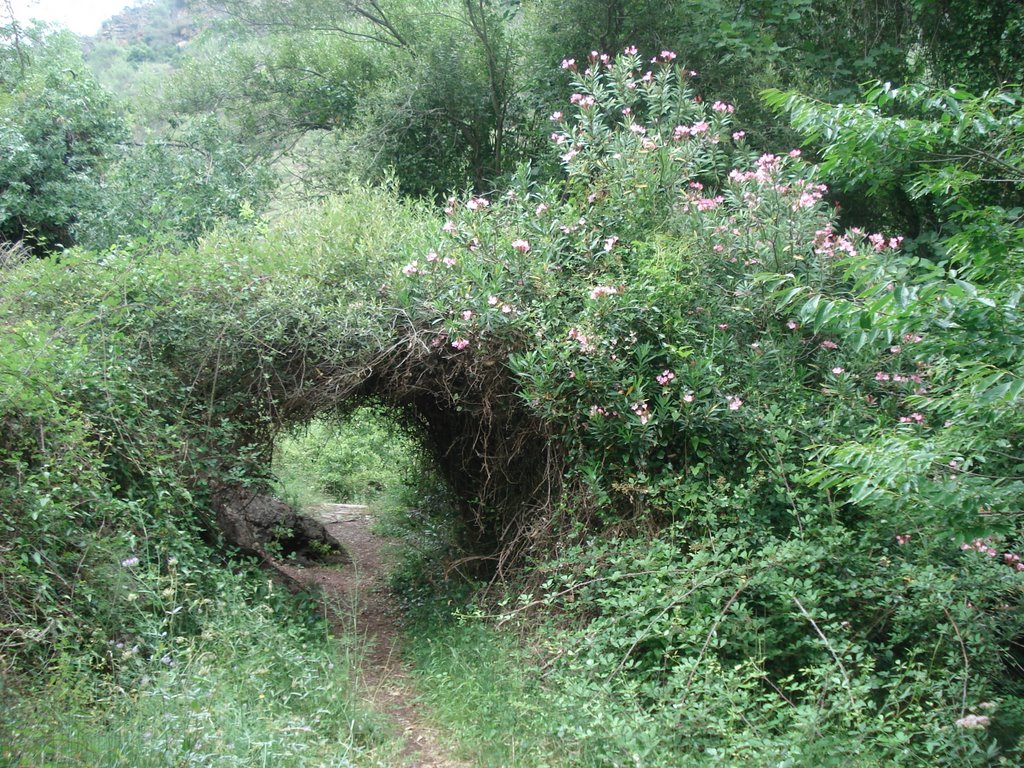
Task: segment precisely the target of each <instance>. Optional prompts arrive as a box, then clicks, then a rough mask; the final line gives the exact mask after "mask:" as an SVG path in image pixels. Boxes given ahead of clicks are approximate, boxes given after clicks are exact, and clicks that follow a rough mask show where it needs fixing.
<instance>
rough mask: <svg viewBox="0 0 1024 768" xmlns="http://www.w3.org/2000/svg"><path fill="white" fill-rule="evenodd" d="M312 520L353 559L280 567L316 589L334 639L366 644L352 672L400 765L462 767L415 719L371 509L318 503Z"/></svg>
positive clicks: (415, 709) (412, 692) (417, 711)
mask: <svg viewBox="0 0 1024 768" xmlns="http://www.w3.org/2000/svg"><path fill="white" fill-rule="evenodd" d="M306 511H307V514H310V515H314V516H316V517H318V518H319V519H320V520H321V521H322V522H323V523H324V524H325V525H326V526H327V528H328V530H329V532H330V533H331V534H332V535H333V536H334V537H335V538H337V539H338V541H340V542H341V543H342V544H343V545H344V547H345V549H346V550H347V551H348V553H349V555H350V556H351V558H352V562H351V563H350V564H348V565H346V566H344V567H342V568H336V567H306V568H297V567H295V566H291V565H284V564H279V565H278V567H279V568H280V570H282V571H283V572H284V573H285V574H286V575H287V576H289V577H291V578H293V579H296V580H298V581H300V582H302V583H304V584H309V585H315V586H318V587H319V588H320V589H321V590H322V591H323V595H324V599H325V601H326V604H327V606H328V609H329V611H330V613H331V616H330V619H331V623H332V625H333V627H334V629H335V631H336V632H337V633H343V632H344V633H354V634H355V635H356V636H357V637H358V638H359V639H360V640H361V641H363V642H364V643H365V649H366V652H365V653H364V654H363V655H362V656H361V668H360V669H358V670H355V673H356V676H357V678H358V680H359V685H360V688H361V689H362V690H363V691H364V694H365V696H366V698H367V699H368V700H369V703H370V704H371V705H372V706H373V707H374V708H375V709H376V710H378V711H380V712H382V713H383V714H385V715H387V716H388V717H390V718H391V719H392V720H393V721H394V723H395V724H396V726H397V730H398V731H399V732H400V738H401V739H402V742H403V743H402V748H401V752H400V754H401V759H402V764H403V765H404V766H408V768H462V767H463V766H465V765H466V763H463V762H460V761H458V760H455V759H454V758H453V757H452V756H451V755H450V754H449V753H448V750H447V749H446V748H445V747H444V746H443V745H442V744H441V742H440V740H439V738H438V733H437V730H436V729H435V728H434V727H433V726H432V725H431V724H430V722H429V718H426V717H424V716H423V714H422V713H421V711H420V709H419V706H418V702H417V695H416V692H415V690H414V688H413V685H412V681H411V679H410V676H409V674H408V670H407V668H406V667H405V665H404V664H403V662H402V659H401V647H400V646H401V631H400V629H399V626H398V622H397V615H396V609H395V606H394V603H393V600H392V597H391V594H390V592H389V590H388V588H387V584H386V582H385V578H386V572H385V563H384V558H383V556H382V552H381V550H382V547H383V545H384V543H385V542H384V541H383V540H382V539H381V538H380V537H378V536H376V535H375V534H373V533H372V532H371V530H370V528H371V525H372V522H373V516H372V514H371V513H370V511H369V508H367V507H363V506H358V505H347V504H328V503H324V504H316V505H314V506H312V507H310V508H309V509H307V510H306Z"/></svg>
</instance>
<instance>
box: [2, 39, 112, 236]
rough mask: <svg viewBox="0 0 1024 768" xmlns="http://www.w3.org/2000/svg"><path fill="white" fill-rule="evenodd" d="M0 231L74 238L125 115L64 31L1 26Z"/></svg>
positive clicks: (12, 234) (110, 153) (3, 232)
mask: <svg viewBox="0 0 1024 768" xmlns="http://www.w3.org/2000/svg"><path fill="white" fill-rule="evenodd" d="M0 46H2V47H3V48H4V49H5V51H4V53H5V56H4V58H5V61H4V70H3V71H2V72H0V84H2V93H0V157H2V160H0V237H2V238H3V239H5V240H22V239H24V240H27V241H28V242H30V243H32V244H33V247H34V248H36V249H37V250H38V251H40V252H48V251H52V250H54V249H59V248H63V247H65V246H69V245H71V244H72V242H73V240H72V232H71V230H72V227H73V225H74V224H75V222H76V221H77V220H78V218H79V216H80V215H81V214H82V212H83V211H85V210H88V209H89V208H90V207H91V205H93V204H94V203H95V201H96V193H97V188H98V179H97V174H98V172H100V171H101V170H102V169H103V167H104V165H105V164H106V163H107V162H108V161H109V158H110V156H111V155H112V154H113V149H114V145H115V144H116V143H117V142H119V141H122V140H124V138H125V137H126V133H127V131H126V127H125V121H124V117H123V116H122V114H121V113H120V112H119V110H118V109H117V108H116V107H115V106H114V104H113V101H112V99H111V97H110V95H109V94H108V93H107V92H106V91H104V90H103V88H101V87H100V85H99V84H98V83H97V82H96V80H95V79H94V78H93V77H92V75H91V73H90V72H89V70H88V67H87V66H86V65H85V63H84V62H83V61H82V58H81V54H80V52H79V50H78V46H77V42H76V40H75V38H74V37H73V36H72V35H71V34H70V33H67V32H49V31H47V30H45V29H43V28H33V29H32V30H30V31H29V32H28V33H25V32H24V31H23V30H20V28H17V27H5V28H3V29H2V30H0Z"/></svg>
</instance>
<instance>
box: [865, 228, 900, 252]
mask: <svg viewBox="0 0 1024 768" xmlns="http://www.w3.org/2000/svg"><path fill="white" fill-rule="evenodd" d="M868 242H870V243H871V246H872V247H873V248H874V249H875V252H876V253H881V252H882V251H884V250H885V249H886V248H888V249H890V250H893V251H895V250H898V249H899V247H900V246H901V245H903V237H902V236H900V237H890V238H889V239H888V240H887V239H886V238H885V235H881V234H879V233H878V232H875V233H873V234H870V235H868Z"/></svg>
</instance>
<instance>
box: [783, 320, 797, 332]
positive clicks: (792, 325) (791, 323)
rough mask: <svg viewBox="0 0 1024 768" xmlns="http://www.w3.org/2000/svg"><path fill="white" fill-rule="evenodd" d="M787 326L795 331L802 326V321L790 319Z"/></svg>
mask: <svg viewBox="0 0 1024 768" xmlns="http://www.w3.org/2000/svg"><path fill="white" fill-rule="evenodd" d="M786 327H787V328H789V330H791V331H795V330H796V329H797V328H799V327H800V323H798V322H797V321H796V320H790V321H789V322H788V323H786Z"/></svg>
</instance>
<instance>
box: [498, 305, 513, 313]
mask: <svg viewBox="0 0 1024 768" xmlns="http://www.w3.org/2000/svg"><path fill="white" fill-rule="evenodd" d="M501 313H502V314H503V315H511V314H512V305H511V304H502V305H501Z"/></svg>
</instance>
